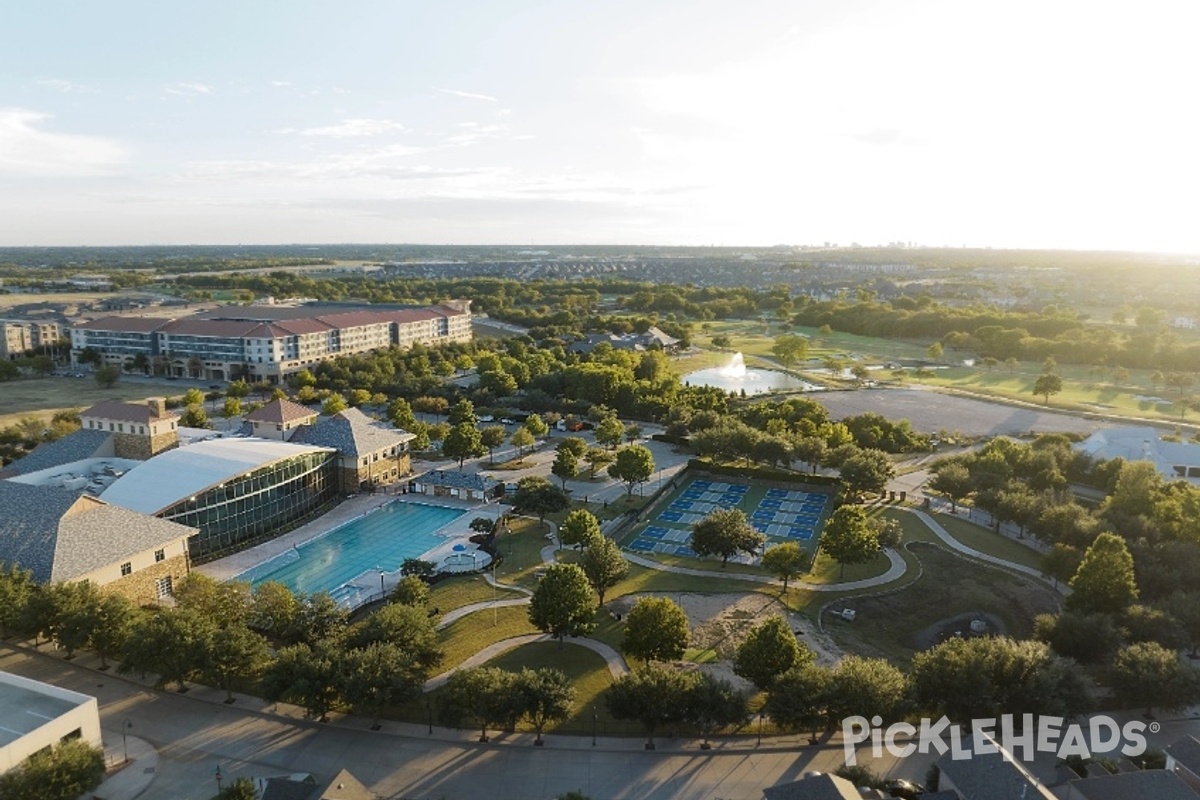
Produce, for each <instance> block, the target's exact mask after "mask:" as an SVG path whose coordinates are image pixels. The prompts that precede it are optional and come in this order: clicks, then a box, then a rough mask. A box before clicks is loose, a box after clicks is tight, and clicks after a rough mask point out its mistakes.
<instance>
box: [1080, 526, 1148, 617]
mask: <svg viewBox="0 0 1200 800" xmlns="http://www.w3.org/2000/svg"><path fill="white" fill-rule="evenodd" d="M1071 589H1072V592H1071V594H1070V596H1069V597H1067V600H1066V607H1067V608H1068V609H1069V610H1071V611H1078V612H1080V613H1083V614H1096V613H1101V614H1119V613H1121V612H1122V611H1124V610H1125V609H1126V608H1128V607H1129V606H1130V605H1131V604H1132V603H1133V601H1135V600H1137V597H1138V590H1137V582H1136V581H1135V579H1134V572H1133V556H1131V555H1130V554H1129V549H1128V548H1127V547H1126V546H1125V540H1124V539H1122V538H1121V537H1120V536H1117V535H1116V534H1115V533H1102V534H1100V535H1099V536H1097V537H1096V540H1095V541H1094V542H1092V546H1091V547H1089V548H1088V549H1087V552H1086V553H1084V555H1083V561H1081V562H1080V564H1079V569H1077V570H1076V571H1075V576H1074V577H1072V578H1071Z"/></svg>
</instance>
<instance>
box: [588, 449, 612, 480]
mask: <svg viewBox="0 0 1200 800" xmlns="http://www.w3.org/2000/svg"><path fill="white" fill-rule="evenodd" d="M614 458H615V456H614V455H613V454H612V453H610V452H609V451H608V450H605V449H603V448H600V447H589V448H588V449H587V452H586V453H585V454H584V456H583V460H584V461H586V462H587V465H588V469H589V470H590V471H591V475H590V477H592V478H594V477H596V470H598V469H600V468H601V467H603V466H607V465H608V464H611V463H612V462H613V459H614Z"/></svg>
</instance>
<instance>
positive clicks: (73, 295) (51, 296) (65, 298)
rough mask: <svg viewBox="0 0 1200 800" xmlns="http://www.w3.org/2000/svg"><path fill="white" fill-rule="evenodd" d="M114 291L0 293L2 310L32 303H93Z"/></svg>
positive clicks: (0, 307) (109, 295)
mask: <svg viewBox="0 0 1200 800" xmlns="http://www.w3.org/2000/svg"><path fill="white" fill-rule="evenodd" d="M112 296H113V293H112V292H58V293H47V294H0V310H2V309H6V308H13V307H15V306H23V305H28V304H30V303H72V304H73V303H91V302H95V301H96V300H101V299H103V298H106V297H112Z"/></svg>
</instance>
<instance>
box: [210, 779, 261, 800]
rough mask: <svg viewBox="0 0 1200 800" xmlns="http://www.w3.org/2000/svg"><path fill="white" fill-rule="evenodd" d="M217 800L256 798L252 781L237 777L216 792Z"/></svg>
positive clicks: (250, 799) (255, 799)
mask: <svg viewBox="0 0 1200 800" xmlns="http://www.w3.org/2000/svg"><path fill="white" fill-rule="evenodd" d="M217 800H258V793H257V792H256V791H255V789H254V781H252V780H250V779H249V778H238V779H236V780H235V781H233V783H231V784H229V785H228V786H226V787H225V788H224V789H222V790H221V791H220V793H218V794H217Z"/></svg>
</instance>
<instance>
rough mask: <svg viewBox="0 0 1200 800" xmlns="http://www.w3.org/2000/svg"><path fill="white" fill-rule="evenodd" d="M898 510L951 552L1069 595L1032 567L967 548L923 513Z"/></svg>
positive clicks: (1063, 588) (1060, 585)
mask: <svg viewBox="0 0 1200 800" xmlns="http://www.w3.org/2000/svg"><path fill="white" fill-rule="evenodd" d="M900 510H901V511H907V512H909V513H910V514H916V516H917V519H919V520H921V522H924V523H925V527H927V528H929V530H931V531H933V533H934V535H935V536H937V537H938V539H940V540H941V541H942V543H943V544H945V545H946V546H947V547H949V548H950V549H951V550H954V551H955V552H958V553H962V554H963V555H965V556H969V557H971V558H974V559H976V560H979V561H983V562H985V563H988V564H994V565H995V566H998V567H1003V568H1004V569H1008V570H1012V571H1014V572H1020V573H1023V574H1025V575H1029V576H1032V577H1034V578H1037V579H1038V580H1040V581H1042V582H1043V583H1046V584H1049V585H1050V586H1053V587H1054V588H1055V589H1056V590H1058V591H1059V592H1061V593H1063V594H1069V593H1070V589H1069V588H1068V587H1066V586H1064V585H1062V584H1060V583H1059V582H1058V581H1056V580H1054V579H1053V578H1051V577H1049V576H1047V575H1046V574H1045V573H1043V572H1042V571H1041V570H1038V569H1034V568H1033V567H1028V566H1026V565H1024V564H1018V563H1017V562H1015V561H1009V560H1008V559H1004V558H1000V557H998V556H992V555H988V554H987V553H984V552H981V551H979V550H976V549H975V548H973V547H968V546H967V545H965V544H963V543H962V542H960V541H958V540H957V539H955V538H954V537H953V536H951V535H950V533H949V532H948V531H947V530H946V529H945V528H943V527H942V525H941V523H940V522H938V521H937V520H935V519H934V518H933V517H931V516H929V515H928V514H926V513H925V512H924V511H919V510H917V509H915V508H902V509H900Z"/></svg>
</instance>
